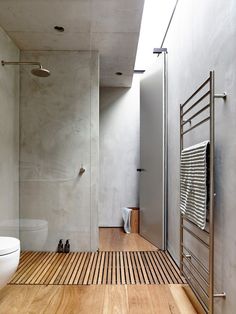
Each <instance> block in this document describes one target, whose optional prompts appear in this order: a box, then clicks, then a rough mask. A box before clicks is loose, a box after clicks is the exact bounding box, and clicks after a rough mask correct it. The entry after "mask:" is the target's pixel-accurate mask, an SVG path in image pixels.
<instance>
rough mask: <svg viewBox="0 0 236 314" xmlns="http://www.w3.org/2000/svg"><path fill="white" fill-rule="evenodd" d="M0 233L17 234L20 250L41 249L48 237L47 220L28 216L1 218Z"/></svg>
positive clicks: (13, 235)
mask: <svg viewBox="0 0 236 314" xmlns="http://www.w3.org/2000/svg"><path fill="white" fill-rule="evenodd" d="M0 235H2V236H4V235H10V236H12V237H18V236H19V237H20V240H21V249H22V251H41V250H42V249H43V248H44V245H45V243H46V241H47V237H48V222H47V221H46V220H42V219H29V218H20V219H19V220H17V219H8V220H3V221H2V222H0Z"/></svg>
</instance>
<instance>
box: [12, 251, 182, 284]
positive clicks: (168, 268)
mask: <svg viewBox="0 0 236 314" xmlns="http://www.w3.org/2000/svg"><path fill="white" fill-rule="evenodd" d="M171 283H173V284H182V283H185V281H184V279H183V278H182V277H181V276H180V272H179V269H178V267H177V266H176V264H175V263H174V261H173V260H172V258H171V257H170V255H169V254H168V253H167V252H163V251H148V252H147V251H145V252H114V251H113V252H94V253H93V252H83V253H79V252H77V253H69V254H64V253H52V252H23V253H22V254H21V259H20V264H19V267H18V270H17V272H16V274H15V276H14V277H13V279H12V280H11V282H10V284H20V285H22V284H23V285H90V284H92V285H99V284H111V285H116V284H117V285H119V284H131V285H135V284H171Z"/></svg>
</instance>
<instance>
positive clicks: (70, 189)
mask: <svg viewBox="0 0 236 314" xmlns="http://www.w3.org/2000/svg"><path fill="white" fill-rule="evenodd" d="M21 60H27V61H40V62H41V63H42V64H43V66H44V67H46V68H48V69H49V70H50V71H51V76H50V77H48V78H38V77H34V76H32V75H31V73H30V68H29V66H22V68H21V97H20V101H21V108H20V196H21V197H20V217H21V218H27V219H39V220H44V221H47V222H48V237H47V240H46V242H45V244H44V243H43V244H44V245H43V247H42V248H41V249H43V250H46V251H54V250H55V249H56V247H57V243H58V241H59V239H70V242H71V250H72V251H90V250H96V249H97V248H98V227H97V225H98V223H97V219H98V218H97V212H98V208H97V207H98V168H99V151H98V149H99V145H98V139H99V127H98V125H99V106H98V91H99V89H98V86H99V81H98V76H99V73H98V68H99V64H98V61H99V60H98V54H97V52H76V51H73V52H72V51H71V52H69V51H61V52H59V51H38V52H29V51H25V52H22V53H21ZM81 166H83V167H84V168H85V170H86V171H85V172H84V173H83V174H82V175H80V174H79V171H80V167H81ZM42 241H43V240H42Z"/></svg>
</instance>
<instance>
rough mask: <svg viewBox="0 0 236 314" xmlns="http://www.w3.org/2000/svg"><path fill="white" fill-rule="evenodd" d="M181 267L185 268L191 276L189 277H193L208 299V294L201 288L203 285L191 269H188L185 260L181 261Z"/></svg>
mask: <svg viewBox="0 0 236 314" xmlns="http://www.w3.org/2000/svg"><path fill="white" fill-rule="evenodd" d="M182 264H183V267H184V268H186V270H187V272H188V273H189V275H190V276H191V277H190V278H193V279H194V282H195V283H197V285H198V286H199V287H200V289H201V291H202V292H203V294H204V296H205V297H206V298H207V299H209V295H208V293H207V292H206V290H205V289H204V288H203V286H202V285H201V284H200V282H199V280H198V279H197V278H196V276H195V275H194V274H193V273H192V271H191V270H190V269H189V267H188V266H187V265H186V264H185V262H182Z"/></svg>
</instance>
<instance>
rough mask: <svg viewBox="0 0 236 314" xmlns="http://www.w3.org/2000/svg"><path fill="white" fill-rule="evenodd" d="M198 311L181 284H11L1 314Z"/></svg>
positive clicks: (0, 294)
mask: <svg viewBox="0 0 236 314" xmlns="http://www.w3.org/2000/svg"><path fill="white" fill-rule="evenodd" d="M15 313H17V314H28V313H30V314H34V313H35V314H42V313H46V314H89V313H93V314H128V313H129V314H196V313H197V312H196V311H195V309H194V308H193V306H192V304H191V303H190V301H189V299H188V298H187V296H186V294H185V292H184V289H183V287H182V286H181V285H159V286H156V285H149V286H146V285H140V286H111V285H110V286H7V287H5V288H3V289H2V290H1V291H0V314H15Z"/></svg>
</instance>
